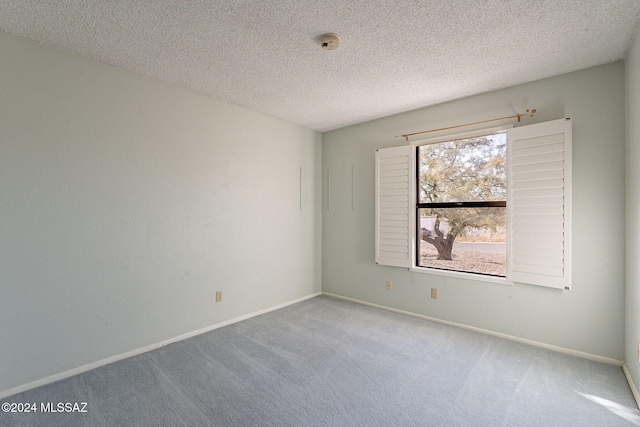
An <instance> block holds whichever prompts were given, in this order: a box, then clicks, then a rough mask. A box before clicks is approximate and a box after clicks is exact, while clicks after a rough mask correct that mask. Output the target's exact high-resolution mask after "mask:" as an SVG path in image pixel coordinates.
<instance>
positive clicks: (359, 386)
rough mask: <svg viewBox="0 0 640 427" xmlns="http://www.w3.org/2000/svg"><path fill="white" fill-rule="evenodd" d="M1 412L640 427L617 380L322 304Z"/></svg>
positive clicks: (24, 417)
mask: <svg viewBox="0 0 640 427" xmlns="http://www.w3.org/2000/svg"><path fill="white" fill-rule="evenodd" d="M2 402H10V403H27V402H30V403H36V405H37V408H38V412H37V413H31V414H25V413H21V414H11V413H9V414H7V413H0V425H2V426H243V427H245V426H296V427H301V426H447V427H449V426H546V427H548V426H572V427H575V426H632V425H636V426H640V412H639V411H638V409H637V407H636V404H635V401H634V399H633V396H632V394H631V391H630V389H629V386H628V384H627V382H626V380H625V378H624V374H623V372H622V370H621V368H619V367H616V366H610V365H605V364H600V363H595V362H591V361H588V360H584V359H580V358H575V357H571V356H566V355H563V354H559V353H556V352H553V351H548V350H544V349H540V348H537V347H531V346H527V345H524V344H518V343H514V342H511V341H507V340H503V339H500V338H495V337H492V336H487V335H483V334H478V333H475V332H471V331H467V330H464V329H458V328H454V327H450V326H444V325H440V324H436V323H431V322H427V321H424V320H420V319H416V318H412V317H407V316H403V315H399V314H395V313H390V312H386V311H382V310H378V309H375V308H370V307H366V306H362V305H358V304H353V303H350V302H346V301H342V300H338V299H333V298H329V297H325V296H321V297H316V298H313V299H310V300H307V301H304V302H301V303H298V304H295V305H292V306H289V307H286V308H283V309H280V310H277V311H274V312H271V313H267V314H264V315H261V316H258V317H254V318H251V319H248V320H245V321H242V322H239V323H236V324H233V325H230V326H226V327H223V328H220V329H216V330H214V331H212V332H209V333H206V334H202V335H199V336H197V337H194V338H190V339H188V340H184V341H181V342H179V343H175V344H171V345H169V346H166V347H163V348H161V349H158V350H154V351H152V352H149V353H145V354H142V355H139V356H136V357H133V358H130V359H126V360H123V361H120V362H117V363H113V364H110V365H107V366H103V367H101V368H98V369H94V370H92V371H89V372H86V373H84V374H81V375H78V376H75V377H72V378H69V379H66V380H63V381H59V382H57V383H54V384H50V385H47V386H43V387H40V388H37V389H34V390H30V391H27V392H24V393H21V394H19V395H14V396H11V397H8V398H6V399H3V400H2ZM58 402H61V403H66V402H69V403H76V402H78V403H81V402H86V404H87V405H86V408H85V409H86V411H87V412H84V413H64V412H58V413H46V414H45V413H42V412H40V409H41V404H42V403H44V404H45V405H46V404H47V403H51V404H52V405H53V406H54V407H55V406H56V404H57V403H58ZM78 409H82V408H81V407H80V408H78Z"/></svg>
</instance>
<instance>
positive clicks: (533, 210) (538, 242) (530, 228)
mask: <svg viewBox="0 0 640 427" xmlns="http://www.w3.org/2000/svg"><path fill="white" fill-rule="evenodd" d="M507 135H508V157H507V164H508V170H509V174H508V176H509V186H508V187H509V190H508V197H507V212H508V220H507V221H508V223H507V248H508V251H509V260H508V262H509V266H508V272H507V279H508V280H510V281H513V282H520V283H529V284H534V285H541V286H549V287H553V288H560V289H570V287H571V274H570V267H571V256H570V253H571V224H570V221H571V120H570V119H562V120H554V121H551V122H545V123H539V124H535V125H530V126H522V127H518V128H513V129H510V130H508V131H507Z"/></svg>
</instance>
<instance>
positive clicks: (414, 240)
mask: <svg viewBox="0 0 640 427" xmlns="http://www.w3.org/2000/svg"><path fill="white" fill-rule="evenodd" d="M512 128H513V125H505V126H494V127H490V128H483V129H477V130H472V131H468V132H457V133H452V134H446V135H440V136H437V137H433V138H427V139H421V140H416V141H411V142H410V144H409V145H410V147H411V159H412V163H411V170H412V171H413V172H414V174H415V175H414V177H413V179H411V180H410V183H409V193H410V200H409V205H410V207H411V215H410V218H409V227H410V230H412V231H413V232H412V233H410V242H409V244H410V248H411V266H410V267H409V271H411V272H415V273H426V274H434V275H437V276H445V277H451V278H457V279H466V280H475V281H480V282H489V283H498V284H502V285H512V284H513V282H511V281H509V280H508V278H507V276H505V277H502V276H492V275H488V274H482V273H474V272H464V271H455V270H444V269H438V268H431V267H422V266H419V265H418V260H417V256H418V248H419V247H418V244H419V241H418V240H419V238H418V234H419V231H418V228H417V227H418V226H417V222H418V220H417V212H418V209H419V208H418V205H419V204H420V203H419V200H418V188H417V187H418V186H417V182H418V179H419V174H420V172H419V169H418V162H417V155H418V146H422V145H432V144H439V143H442V142H447V141H453V140H456V139H465V138H475V137H480V136H486V135H492V134H496V133H502V132H505V133H506V132H507V131H508V130H509V129H512ZM507 144H508V142H507ZM507 149H508V145H507ZM507 161H508V155H507ZM509 180H510V177H509V174H507V187H508V186H509V185H510V182H509ZM507 199H508V197H507ZM467 203H476V202H467ZM481 203H482V204H486V203H491V202H481ZM505 205H507V206H508V202H506V203H505ZM505 207H506V206H505ZM508 221H509V217H508V215H507V222H508ZM508 228H509V224H508V223H507V229H508ZM508 244H509V242H507V245H508ZM506 261H507V265H509V248H508V247H507V260H506ZM507 274H508V273H507Z"/></svg>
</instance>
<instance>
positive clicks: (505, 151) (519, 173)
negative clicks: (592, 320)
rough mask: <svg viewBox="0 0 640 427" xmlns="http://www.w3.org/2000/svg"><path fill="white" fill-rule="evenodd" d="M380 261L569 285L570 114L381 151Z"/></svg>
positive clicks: (434, 271) (378, 155)
mask: <svg viewBox="0 0 640 427" xmlns="http://www.w3.org/2000/svg"><path fill="white" fill-rule="evenodd" d="M375 196H376V200H375V207H376V215H375V224H376V229H375V231H376V233H375V260H376V263H377V264H380V265H388V266H395V267H405V268H409V269H411V270H412V271H418V272H427V273H432V274H445V275H461V274H462V275H464V277H467V278H468V277H470V275H472V277H474V278H476V279H477V280H489V281H496V280H497V281H503V282H507V283H516V282H518V283H527V284H535V285H541V286H548V287H554V288H560V289H570V286H571V274H570V273H571V269H570V267H571V120H570V119H561V120H554V121H551V122H546V123H539V124H535V125H530V126H521V127H517V128H512V129H506V130H505V129H494V130H493V131H485V132H484V133H478V132H476V133H467V134H464V135H459V136H457V137H456V136H452V137H449V138H446V139H444V140H443V139H440V140H437V141H418V142H414V143H412V144H411V145H408V146H401V147H394V148H388V149H381V150H377V151H376V188H375Z"/></svg>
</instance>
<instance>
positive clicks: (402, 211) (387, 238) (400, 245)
mask: <svg viewBox="0 0 640 427" xmlns="http://www.w3.org/2000/svg"><path fill="white" fill-rule="evenodd" d="M411 149H412V147H410V146H401V147H394V148H385V149H380V150H377V151H376V219H375V221H376V236H375V240H376V243H375V247H376V254H375V258H376V263H377V264H381V265H390V266H394V267H407V268H409V267H411V251H410V236H411V234H410V233H412V232H413V231H412V230H411V223H412V221H411V214H410V212H411V209H410V206H409V203H410V199H411V198H410V179H411V177H412V176H413V174H412V173H411V170H412V157H411V152H412V150H411Z"/></svg>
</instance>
